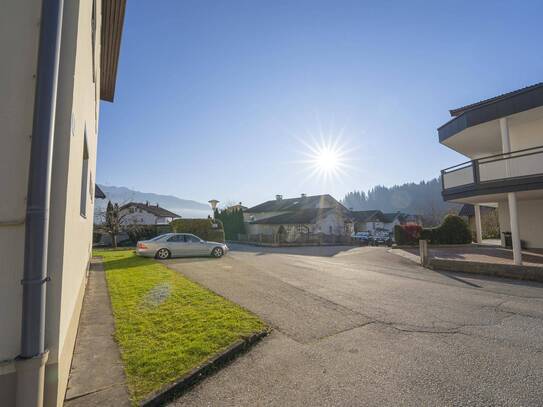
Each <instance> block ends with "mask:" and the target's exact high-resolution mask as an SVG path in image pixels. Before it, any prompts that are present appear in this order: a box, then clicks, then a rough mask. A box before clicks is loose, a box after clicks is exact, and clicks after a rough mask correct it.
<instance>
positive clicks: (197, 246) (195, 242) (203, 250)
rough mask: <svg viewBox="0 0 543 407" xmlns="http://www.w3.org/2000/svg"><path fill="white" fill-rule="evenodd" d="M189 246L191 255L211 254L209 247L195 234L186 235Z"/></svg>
mask: <svg viewBox="0 0 543 407" xmlns="http://www.w3.org/2000/svg"><path fill="white" fill-rule="evenodd" d="M186 238H187V246H188V250H189V251H190V255H191V256H202V255H206V254H209V249H208V247H207V245H206V244H205V243H203V242H202V240H201V239H200V238H199V237H197V236H194V235H186Z"/></svg>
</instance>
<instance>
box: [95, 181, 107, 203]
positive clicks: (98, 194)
mask: <svg viewBox="0 0 543 407" xmlns="http://www.w3.org/2000/svg"><path fill="white" fill-rule="evenodd" d="M94 197H95V198H100V199H105V198H106V194H104V191H102V190H101V189H100V187H99V186H98V184H94Z"/></svg>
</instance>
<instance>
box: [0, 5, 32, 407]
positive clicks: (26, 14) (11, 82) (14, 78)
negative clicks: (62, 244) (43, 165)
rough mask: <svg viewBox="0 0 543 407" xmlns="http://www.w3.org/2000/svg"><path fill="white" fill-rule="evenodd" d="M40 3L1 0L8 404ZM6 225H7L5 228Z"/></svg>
mask: <svg viewBox="0 0 543 407" xmlns="http://www.w3.org/2000/svg"><path fill="white" fill-rule="evenodd" d="M40 13H41V1H39V0H27V1H20V0H6V1H3V2H2V6H1V12H0V54H1V55H2V56H3V57H2V60H1V62H0V89H1V91H0V124H1V130H0V141H1V143H2V148H0V186H1V188H2V190H1V191H2V192H1V198H0V404H3V405H13V403H14V386H15V375H14V365H13V362H12V360H13V358H15V357H16V356H17V355H18V354H19V353H20V336H21V323H20V321H21V312H22V309H21V300H22V287H21V283H20V281H21V279H22V276H23V252H24V231H25V225H24V222H23V221H24V217H25V211H26V193H27V185H28V169H29V157H30V136H31V134H32V118H33V109H34V93H35V86H36V69H37V52H38V41H39V21H40ZM8 224H11V226H8Z"/></svg>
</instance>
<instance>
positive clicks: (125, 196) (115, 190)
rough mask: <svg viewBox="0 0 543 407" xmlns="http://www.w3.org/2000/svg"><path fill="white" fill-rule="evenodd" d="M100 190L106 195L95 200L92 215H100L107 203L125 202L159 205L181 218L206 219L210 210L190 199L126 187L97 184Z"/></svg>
mask: <svg viewBox="0 0 543 407" xmlns="http://www.w3.org/2000/svg"><path fill="white" fill-rule="evenodd" d="M98 186H99V187H100V189H101V190H102V191H104V194H106V199H97V200H96V201H95V207H94V214H95V217H96V216H97V214H99V213H102V212H103V211H104V210H105V208H106V206H107V202H108V201H111V202H114V203H115V202H116V203H118V204H119V205H122V204H125V203H127V202H149V203H150V204H157V203H158V204H159V206H161V207H163V208H165V209H168V210H169V211H172V212H174V213H176V214H178V215H180V216H181V217H183V218H206V217H207V215H210V214H211V213H212V212H211V208H210V207H209V204H204V203H201V202H196V201H192V200H190V199H181V198H178V197H176V196H173V195H160V194H154V193H152V192H140V191H134V190H133V189H129V188H126V187H115V186H107V185H101V184H98Z"/></svg>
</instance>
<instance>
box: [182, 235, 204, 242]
mask: <svg viewBox="0 0 543 407" xmlns="http://www.w3.org/2000/svg"><path fill="white" fill-rule="evenodd" d="M185 236H186V238H187V242H188V243H200V242H201V240H200V238H199V237H196V236H194V235H185Z"/></svg>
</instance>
